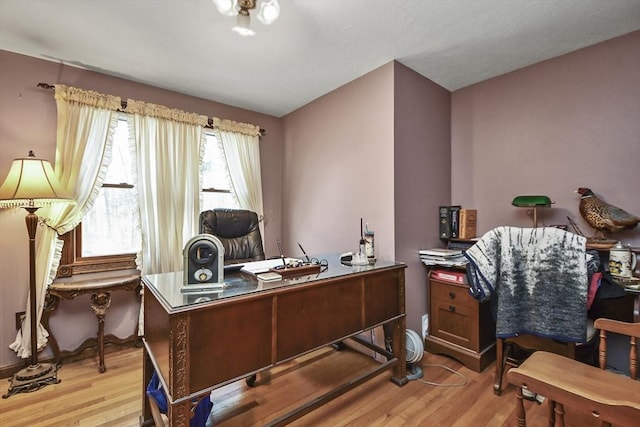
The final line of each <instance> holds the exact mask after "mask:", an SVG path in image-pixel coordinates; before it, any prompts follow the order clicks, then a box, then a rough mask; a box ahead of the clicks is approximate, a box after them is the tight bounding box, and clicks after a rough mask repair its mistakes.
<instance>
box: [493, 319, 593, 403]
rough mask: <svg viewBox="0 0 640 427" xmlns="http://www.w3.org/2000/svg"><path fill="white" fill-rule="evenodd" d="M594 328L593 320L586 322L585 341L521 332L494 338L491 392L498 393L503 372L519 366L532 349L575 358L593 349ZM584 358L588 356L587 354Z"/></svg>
mask: <svg viewBox="0 0 640 427" xmlns="http://www.w3.org/2000/svg"><path fill="white" fill-rule="evenodd" d="M595 336H596V334H595V329H594V326H593V321H591V320H588V323H587V342H586V343H573V342H562V341H556V340H553V339H550V338H544V337H539V336H536V335H529V334H522V335H518V336H516V337H511V338H496V373H495V378H494V383H493V392H494V393H495V394H497V395H500V393H501V392H502V382H503V377H504V373H505V372H506V371H508V370H509V369H511V368H515V367H518V366H520V364H521V363H522V361H523V360H524V359H525V356H523V355H526V356H528V355H530V354H531V353H533V352H534V351H547V352H550V353H555V354H559V355H561V356H565V357H569V358H571V359H576V358H577V355H578V354H581V353H589V352H590V351H591V350H590V348H593V350H595V344H594V340H593V339H594V338H595ZM586 358H589V357H588V355H587V356H586Z"/></svg>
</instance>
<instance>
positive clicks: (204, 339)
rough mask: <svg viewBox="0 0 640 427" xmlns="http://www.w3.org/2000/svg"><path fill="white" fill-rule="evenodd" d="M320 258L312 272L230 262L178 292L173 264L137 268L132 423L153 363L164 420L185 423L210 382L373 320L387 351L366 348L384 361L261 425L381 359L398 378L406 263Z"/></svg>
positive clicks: (296, 413) (290, 416)
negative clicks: (139, 316) (266, 275)
mask: <svg viewBox="0 0 640 427" xmlns="http://www.w3.org/2000/svg"><path fill="white" fill-rule="evenodd" d="M322 258H324V259H327V260H328V268H327V269H326V270H324V271H323V272H320V273H318V274H310V275H304V276H299V277H291V278H288V279H283V280H281V281H276V282H262V281H258V280H257V279H256V278H255V276H253V275H251V274H249V273H245V272H242V271H240V272H236V273H233V274H230V275H227V276H225V288H224V289H221V290H219V291H213V292H209V293H197V294H189V293H182V292H181V290H180V287H181V284H182V282H183V274H182V272H176V273H165V274H156V275H147V276H143V277H142V282H143V284H144V287H145V297H144V323H145V336H144V338H143V342H144V362H143V363H144V377H143V391H142V396H143V404H142V406H143V414H142V415H143V419H142V420H141V421H142V423H143V424H147V423H150V422H151V408H150V405H149V402H148V400H147V398H146V395H145V392H144V387H145V386H146V385H147V384H148V383H149V380H150V378H151V376H152V374H153V372H154V370H155V371H156V372H157V373H158V376H159V378H160V381H161V383H162V386H163V388H164V390H165V392H166V394H167V401H168V407H169V410H168V417H169V424H170V425H171V426H188V425H189V419H190V410H191V408H192V405H193V402H194V400H195V401H198V400H200V399H202V397H204V396H205V395H207V394H208V393H210V392H211V390H213V389H215V388H218V387H221V386H223V385H225V384H228V383H231V382H233V381H237V380H239V379H242V378H248V377H250V376H252V375H254V374H256V373H257V372H260V371H262V370H265V369H268V368H270V367H272V366H274V365H276V364H278V363H281V362H284V361H287V360H291V359H293V358H295V357H297V356H299V355H302V354H305V353H308V352H310V351H313V350H315V349H318V348H321V347H323V346H325V345H329V344H332V343H336V342H339V341H341V340H343V339H346V338H349V337H352V336H355V335H357V334H359V333H361V332H363V331H365V330H369V329H371V328H374V327H376V326H380V325H383V324H390V326H391V330H392V331H393V336H392V352H388V351H386V350H384V349H380V348H374V350H375V351H376V352H378V353H381V354H384V355H385V356H386V358H387V361H386V362H383V363H381V364H380V365H378V366H377V367H376V368H375V369H374V370H372V371H371V372H369V373H367V374H364V375H362V376H360V377H358V378H355V379H350V380H349V381H347V382H346V383H345V384H343V385H342V386H340V387H339V388H338V389H337V390H332V391H330V392H328V393H326V394H324V395H323V396H321V397H320V398H317V399H314V400H313V401H312V402H309V403H307V404H306V405H304V406H302V407H301V408H298V409H295V410H293V411H291V412H289V413H287V414H286V415H284V416H282V417H279V418H278V419H276V420H274V421H273V422H272V423H271V425H283V424H286V423H288V422H291V421H293V420H294V419H296V418H299V417H301V416H302V415H304V414H305V413H308V412H309V411H311V410H313V409H315V408H317V407H319V406H320V405H322V404H324V403H326V402H327V401H329V400H331V399H333V398H335V397H337V396H339V395H340V394H341V393H344V392H346V391H348V390H349V389H352V388H354V387H356V386H358V385H360V384H362V383H363V382H365V381H367V380H368V379H370V378H372V377H373V376H375V375H377V374H379V373H381V372H384V371H385V370H387V369H393V374H392V378H391V381H392V382H394V383H395V384H397V385H398V386H402V385H404V384H406V383H407V381H408V380H407V378H406V363H405V361H406V347H405V346H406V335H405V326H406V325H405V322H406V319H405V289H404V285H405V283H404V269H405V267H406V266H405V265H404V264H399V263H395V262H384V261H378V262H376V264H375V265H367V266H353V267H351V266H344V265H342V264H341V263H340V261H339V257H338V255H337V254H335V255H330V256H329V255H327V256H322ZM372 347H374V346H372ZM214 410H215V409H214Z"/></svg>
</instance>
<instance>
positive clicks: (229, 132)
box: [213, 117, 264, 236]
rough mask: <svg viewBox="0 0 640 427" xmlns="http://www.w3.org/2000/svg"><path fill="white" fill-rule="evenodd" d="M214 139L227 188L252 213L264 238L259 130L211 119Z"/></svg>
mask: <svg viewBox="0 0 640 427" xmlns="http://www.w3.org/2000/svg"><path fill="white" fill-rule="evenodd" d="M213 126H214V128H215V132H216V136H217V137H218V140H219V141H220V142H221V144H222V148H223V152H224V156H225V159H226V161H227V166H228V168H229V175H230V178H231V187H232V189H233V192H234V194H235V196H236V197H237V198H238V203H239V204H240V207H241V208H243V209H248V210H250V211H253V212H256V213H257V214H258V218H260V232H261V234H262V235H263V236H264V226H263V219H264V208H263V204H262V177H261V172H260V138H259V136H260V128H259V127H258V126H255V125H250V124H246V123H238V122H234V121H232V120H222V119H218V118H215V117H214V119H213Z"/></svg>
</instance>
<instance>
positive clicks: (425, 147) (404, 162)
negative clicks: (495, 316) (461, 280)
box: [394, 63, 451, 334]
mask: <svg viewBox="0 0 640 427" xmlns="http://www.w3.org/2000/svg"><path fill="white" fill-rule="evenodd" d="M394 70H395V75H394V82H395V92H394V106H395V110H394V134H395V137H394V147H395V152H394V177H395V189H394V195H395V202H394V204H395V211H394V215H395V248H396V249H395V252H396V259H398V260H400V261H402V262H404V263H406V264H407V270H406V272H405V282H406V294H407V298H406V307H407V326H408V327H409V328H411V329H413V330H415V331H416V332H418V333H419V334H420V333H422V327H421V319H422V315H423V314H425V313H426V312H427V287H426V282H427V274H426V269H425V267H424V265H423V264H422V263H421V262H420V259H419V257H418V250H419V249H424V248H432V247H439V246H441V245H442V242H441V241H440V239H438V221H439V218H438V206H440V205H448V204H449V203H450V197H451V181H450V176H451V150H450V140H451V133H450V132H451V119H450V111H451V94H450V92H449V91H448V90H446V89H444V88H442V87H440V86H438V85H436V84H435V83H433V82H432V81H430V80H428V79H426V78H425V77H423V76H422V75H420V74H418V73H416V72H415V71H413V70H411V69H409V68H407V67H405V66H404V65H402V64H400V63H395V69H394Z"/></svg>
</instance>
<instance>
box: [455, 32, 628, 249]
mask: <svg viewBox="0 0 640 427" xmlns="http://www.w3.org/2000/svg"><path fill="white" fill-rule="evenodd" d="M452 99H453V101H452V114H451V122H452V131H451V150H452V167H451V171H452V177H451V181H452V197H451V200H452V202H453V203H455V204H461V205H463V206H467V207H473V208H477V209H478V228H479V230H478V231H479V233H483V232H486V231H488V230H490V229H491V228H493V227H495V226H498V225H516V226H531V224H532V221H531V220H530V219H529V218H528V217H527V216H526V212H525V210H523V209H519V208H515V207H513V206H511V200H512V199H513V197H514V196H517V195H520V194H544V195H548V196H550V197H551V199H552V200H553V201H555V204H554V205H553V207H552V208H551V209H545V210H543V211H542V217H541V218H540V217H539V221H540V220H541V221H542V222H543V223H545V224H567V223H568V221H567V219H566V218H567V216H570V217H571V218H572V219H574V220H575V221H576V222H577V223H578V225H579V226H580V228H581V229H582V230H583V232H585V234H588V235H592V233H593V230H592V229H591V228H590V227H589V226H588V225H586V223H585V222H584V221H583V220H582V217H581V216H580V213H579V211H578V203H579V197H578V196H577V195H576V194H574V191H575V190H576V189H577V188H578V187H590V188H591V189H592V190H593V191H594V192H595V193H597V194H599V195H601V196H602V197H603V198H604V199H605V200H606V201H608V202H610V203H612V204H614V205H617V206H619V207H621V208H623V209H625V210H627V211H629V212H631V213H633V214H635V215H640V197H638V182H640V167H639V165H640V32H634V33H631V34H628V35H625V36H622V37H618V38H615V39H612V40H609V41H606V42H604V43H600V44H597V45H594V46H591V47H587V48H585V49H581V50H578V51H576V52H573V53H569V54H567V55H564V56H561V57H558V58H555V59H551V60H548V61H544V62H541V63H538V64H535V65H532V66H529V67H527V68H524V69H521V70H518V71H514V72H512V73H509V74H505V75H503V76H500V77H497V78H494V79H491V80H487V81H485V82H482V83H478V84H475V85H473V86H469V87H467V88H464V89H461V90H458V91H455V92H454V93H453V98H452ZM615 237H616V238H618V239H620V240H623V241H624V242H626V243H631V244H632V245H635V246H640V229H639V228H636V229H635V230H633V231H626V232H623V233H619V234H618V235H617V236H615Z"/></svg>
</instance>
